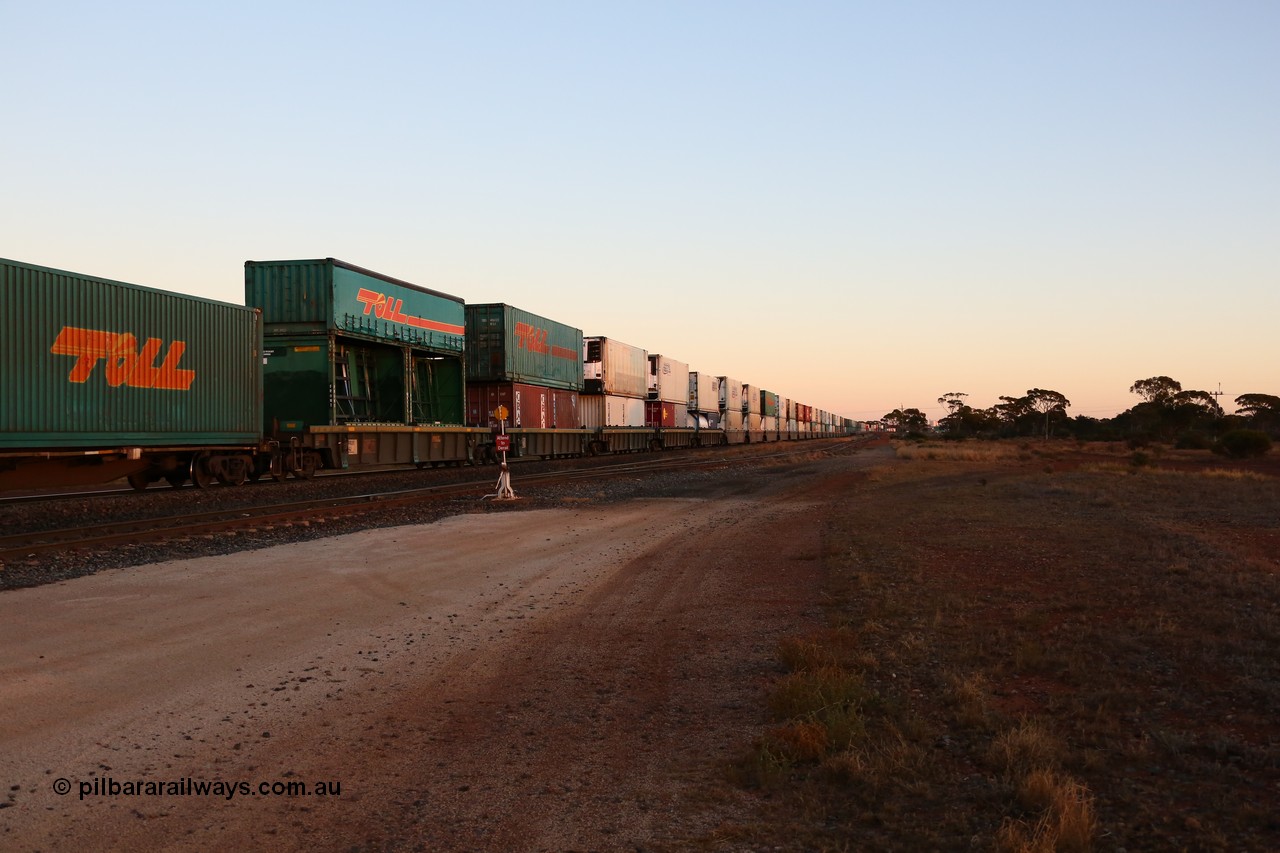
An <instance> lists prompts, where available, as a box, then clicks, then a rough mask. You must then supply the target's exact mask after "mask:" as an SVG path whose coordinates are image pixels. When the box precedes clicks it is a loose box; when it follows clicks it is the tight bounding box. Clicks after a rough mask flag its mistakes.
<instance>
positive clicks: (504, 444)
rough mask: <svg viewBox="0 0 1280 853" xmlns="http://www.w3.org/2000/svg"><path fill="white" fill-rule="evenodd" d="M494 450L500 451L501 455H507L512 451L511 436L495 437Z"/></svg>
mask: <svg viewBox="0 0 1280 853" xmlns="http://www.w3.org/2000/svg"><path fill="white" fill-rule="evenodd" d="M493 449H494V450H497V451H499V452H500V453H506V452H507V451H508V450H510V449H511V436H509V435H495V436H494V437H493Z"/></svg>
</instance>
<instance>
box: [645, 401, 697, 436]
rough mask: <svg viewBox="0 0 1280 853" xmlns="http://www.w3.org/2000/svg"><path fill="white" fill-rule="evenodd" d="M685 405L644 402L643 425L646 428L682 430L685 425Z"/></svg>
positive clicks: (687, 410) (686, 411) (686, 406)
mask: <svg viewBox="0 0 1280 853" xmlns="http://www.w3.org/2000/svg"><path fill="white" fill-rule="evenodd" d="M688 412H689V406H688V404H687V403H669V402H667V401H666V400H645V403H644V425H645V426H648V427H665V428H666V429H674V428H676V427H680V428H684V427H685V426H686V425H687V424H686V421H687V419H688Z"/></svg>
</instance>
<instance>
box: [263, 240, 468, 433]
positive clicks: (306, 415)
mask: <svg viewBox="0 0 1280 853" xmlns="http://www.w3.org/2000/svg"><path fill="white" fill-rule="evenodd" d="M244 275H245V302H246V304H248V305H251V306H256V307H258V308H260V309H261V310H262V318H263V324H264V328H263V333H264V337H265V346H266V351H265V352H264V356H265V357H264V358H263V365H264V367H263V381H264V384H265V391H266V399H267V411H266V412H265V417H266V422H267V428H268V431H270V430H271V429H272V424H276V425H280V424H289V425H292V429H286V430H284V431H286V432H293V431H298V430H302V429H304V428H306V427H310V426H316V425H321V426H337V425H343V424H351V423H379V424H406V425H407V424H459V425H460V424H461V423H462V421H463V396H464V389H463V381H462V379H463V362H462V356H463V340H464V339H463V332H464V325H463V324H464V313H463V302H462V300H461V299H459V298H458V297H456V296H448V295H446V294H443V293H438V292H436V291H434V290H428V289H427V288H424V287H419V286H418V285H414V284H409V283H408V282H404V281H399V280H397V279H394V278H389V277H387V276H383V275H380V274H378V273H375V272H371V271H369V270H366V269H362V268H360V267H356V266H352V265H350V264H346V263H343V262H342V261H338V260H335V259H333V258H325V259H323V260H302V261H246V262H245V265H244ZM282 429H283V427H282Z"/></svg>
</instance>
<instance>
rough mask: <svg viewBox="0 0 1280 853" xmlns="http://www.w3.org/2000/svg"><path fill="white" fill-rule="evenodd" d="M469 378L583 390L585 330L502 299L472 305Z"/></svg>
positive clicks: (467, 309) (469, 320) (469, 326)
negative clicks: (549, 318)
mask: <svg viewBox="0 0 1280 853" xmlns="http://www.w3.org/2000/svg"><path fill="white" fill-rule="evenodd" d="M466 316H467V323H466V326H467V380H468V381H477V382H521V383H525V384H529V385H542V386H545V387H548V388H564V389H567V390H569V391H581V390H582V330H581V329H575V328H573V327H572V326H566V325H564V324H563V323H557V322H555V321H554V320H548V319H547V318H546V317H541V316H539V315H537V314H533V313H530V312H528V311H523V310H521V309H519V308H513V307H512V306H510V305H503V304H500V303H485V304H479V305H468V306H467V307H466Z"/></svg>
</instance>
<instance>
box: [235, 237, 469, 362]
mask: <svg viewBox="0 0 1280 853" xmlns="http://www.w3.org/2000/svg"><path fill="white" fill-rule="evenodd" d="M244 301H245V304H246V305H252V306H254V307H257V308H260V309H262V319H263V323H264V324H265V328H266V334H267V336H268V337H270V336H271V335H275V334H298V333H300V332H304V333H311V332H323V331H334V332H338V333H340V334H344V335H358V336H360V337H364V338H369V339H372V340H382V341H390V342H397V343H404V344H409V345H412V346H415V347H419V348H422V349H426V350H431V351H433V352H441V353H446V352H452V353H461V352H462V350H463V342H464V333H465V317H464V312H463V301H462V300H461V299H460V298H458V297H456V296H449V295H448V294H445V293H439V292H437V291H434V290H429V289H427V288H425V287H419V286H418V285H416V284H410V283H408V282H405V281H400V280H399V279H394V278H391V277H389V276H384V275H381V274H379V273H376V272H372V271H370V270H366V269H363V268H361V267H357V266H353V265H351V264H347V263H344V262H342V261H338V260H334V259H333V258H324V259H322V260H303V261H245V265H244Z"/></svg>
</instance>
